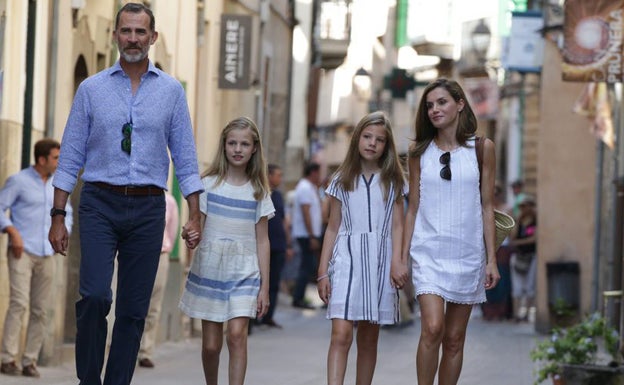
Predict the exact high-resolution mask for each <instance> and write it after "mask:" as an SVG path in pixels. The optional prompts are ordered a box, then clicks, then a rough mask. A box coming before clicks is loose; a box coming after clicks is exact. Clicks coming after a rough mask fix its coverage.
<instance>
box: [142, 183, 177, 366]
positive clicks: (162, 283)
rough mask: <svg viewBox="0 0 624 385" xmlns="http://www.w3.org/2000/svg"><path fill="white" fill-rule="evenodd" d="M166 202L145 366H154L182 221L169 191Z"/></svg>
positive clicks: (144, 340) (146, 331)
mask: <svg viewBox="0 0 624 385" xmlns="http://www.w3.org/2000/svg"><path fill="white" fill-rule="evenodd" d="M165 203H166V206H165V233H164V234H163V241H162V242H163V243H162V247H161V249H160V260H159V262H158V271H157V272H156V279H155V280H154V289H152V297H151V298H150V305H149V309H148V311H147V316H146V317H145V329H144V330H143V337H142V338H141V347H140V348H139V366H141V367H144V368H153V367H154V361H153V355H154V347H155V345H156V337H157V336H158V324H159V322H160V312H161V310H162V302H163V298H164V296H165V288H166V287H167V276H168V275H169V254H170V253H171V250H173V246H174V245H175V242H176V238H177V237H178V227H179V222H180V218H179V214H178V203H177V202H176V200H175V198H174V197H173V195H171V193H169V192H166V193H165Z"/></svg>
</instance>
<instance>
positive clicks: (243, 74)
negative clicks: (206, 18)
mask: <svg viewBox="0 0 624 385" xmlns="http://www.w3.org/2000/svg"><path fill="white" fill-rule="evenodd" d="M250 52H251V16H248V15H238V14H229V15H228V14H225V15H221V48H220V50H219V88H222V89H239V90H246V89H248V88H249V62H250V61H251V53H250Z"/></svg>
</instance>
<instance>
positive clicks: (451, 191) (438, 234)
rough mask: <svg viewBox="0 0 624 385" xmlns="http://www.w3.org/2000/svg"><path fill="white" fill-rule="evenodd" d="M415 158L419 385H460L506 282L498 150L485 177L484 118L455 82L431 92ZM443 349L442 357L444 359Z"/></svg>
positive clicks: (412, 210)
mask: <svg viewBox="0 0 624 385" xmlns="http://www.w3.org/2000/svg"><path fill="white" fill-rule="evenodd" d="M415 126H416V140H415V143H414V144H413V146H412V147H411V148H410V152H409V161H408V165H409V196H408V202H409V203H408V209H407V213H406V216H405V226H404V232H403V234H404V235H403V254H404V257H405V258H407V256H408V255H409V256H411V259H412V277H413V281H414V287H415V293H416V297H417V298H418V302H419V305H420V311H421V334H420V341H419V342H418V351H417V354H416V370H417V377H418V384H419V385H431V384H433V381H434V378H435V376H436V373H437V374H438V383H439V384H443V385H453V384H457V382H458V379H459V375H460V373H461V366H462V361H463V349H464V340H465V337H466V328H467V326H468V320H469V318H470V312H471V311H472V306H473V305H474V304H478V303H482V302H485V300H486V298H485V290H486V289H490V288H493V287H494V286H496V284H497V283H498V281H499V279H500V275H499V272H498V268H497V266H496V250H495V246H494V233H495V227H494V211H493V196H494V179H495V167H496V166H495V153H494V143H493V142H492V141H491V140H489V139H486V140H485V143H484V157H483V171H482V175H481V182H480V181H479V166H478V162H477V157H476V152H475V147H474V145H475V132H476V129H477V120H476V117H475V115H474V113H473V111H472V109H471V108H470V105H469V104H468V102H467V100H466V96H465V94H464V91H463V90H462V89H461V87H460V86H459V84H457V82H455V81H453V80H447V79H438V80H436V81H434V82H432V83H430V84H429V85H428V86H427V87H426V88H425V90H424V93H423V96H422V99H421V101H420V105H419V108H418V112H417V115H416V124H415ZM440 346H441V347H442V357H441V359H440V358H439V356H440Z"/></svg>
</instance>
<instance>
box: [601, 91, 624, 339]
mask: <svg viewBox="0 0 624 385" xmlns="http://www.w3.org/2000/svg"><path fill="white" fill-rule="evenodd" d="M608 87H609V94H610V95H613V98H612V99H611V100H614V103H613V104H612V106H613V111H612V114H613V127H614V130H615V149H614V151H613V187H612V191H613V197H612V198H613V203H612V204H613V206H612V207H613V212H612V218H611V219H612V221H611V231H612V233H611V234H612V235H611V237H612V238H611V253H610V256H609V261H608V263H607V265H608V266H610V269H609V272H610V274H611V276H610V277H609V281H610V284H609V285H610V287H609V289H608V290H621V289H622V234H621V233H622V210H623V207H622V206H623V205H624V202H623V201H622V197H621V195H622V189H621V188H620V186H619V184H618V180H619V179H620V170H621V167H620V164H619V163H620V152H621V151H620V145H621V144H622V141H621V140H620V126H621V123H622V120H621V116H620V115H621V113H622V107H621V106H620V103H621V102H622V89H621V87H619V88H617V89H616V88H615V86H614V85H613V84H608ZM606 310H607V309H604V311H606ZM609 310H610V311H609V313H610V314H607V315H606V316H607V319H608V320H609V321H610V322H611V325H615V327H616V329H618V330H619V325H620V321H621V316H620V311H621V305H620V302H619V301H615V302H614V303H613V306H612V307H611V308H610V309H609Z"/></svg>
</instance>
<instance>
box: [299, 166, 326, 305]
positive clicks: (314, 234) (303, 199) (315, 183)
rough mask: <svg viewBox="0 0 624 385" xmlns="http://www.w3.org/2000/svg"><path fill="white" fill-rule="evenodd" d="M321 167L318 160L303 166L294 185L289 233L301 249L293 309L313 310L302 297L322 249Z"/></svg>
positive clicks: (314, 270)
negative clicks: (299, 177)
mask: <svg viewBox="0 0 624 385" xmlns="http://www.w3.org/2000/svg"><path fill="white" fill-rule="evenodd" d="M320 183H321V166H320V165H319V164H318V163H314V162H312V163H309V164H308V165H306V167H305V169H304V172H303V178H301V180H300V181H299V183H297V187H296V188H295V202H294V207H293V212H292V235H293V237H294V238H296V239H297V242H298V243H299V248H300V250H301V265H300V266H299V274H298V276H297V282H296V283H295V289H294V291H293V302H292V305H293V306H294V307H296V308H302V309H313V308H314V306H312V305H311V304H310V303H309V302H308V301H307V300H306V299H305V291H306V287H307V285H308V281H309V280H310V277H311V276H312V275H313V274H315V272H316V269H317V258H318V254H319V253H320V251H321V232H322V230H323V220H322V209H321V198H320V196H319V191H318V188H319V185H320Z"/></svg>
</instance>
